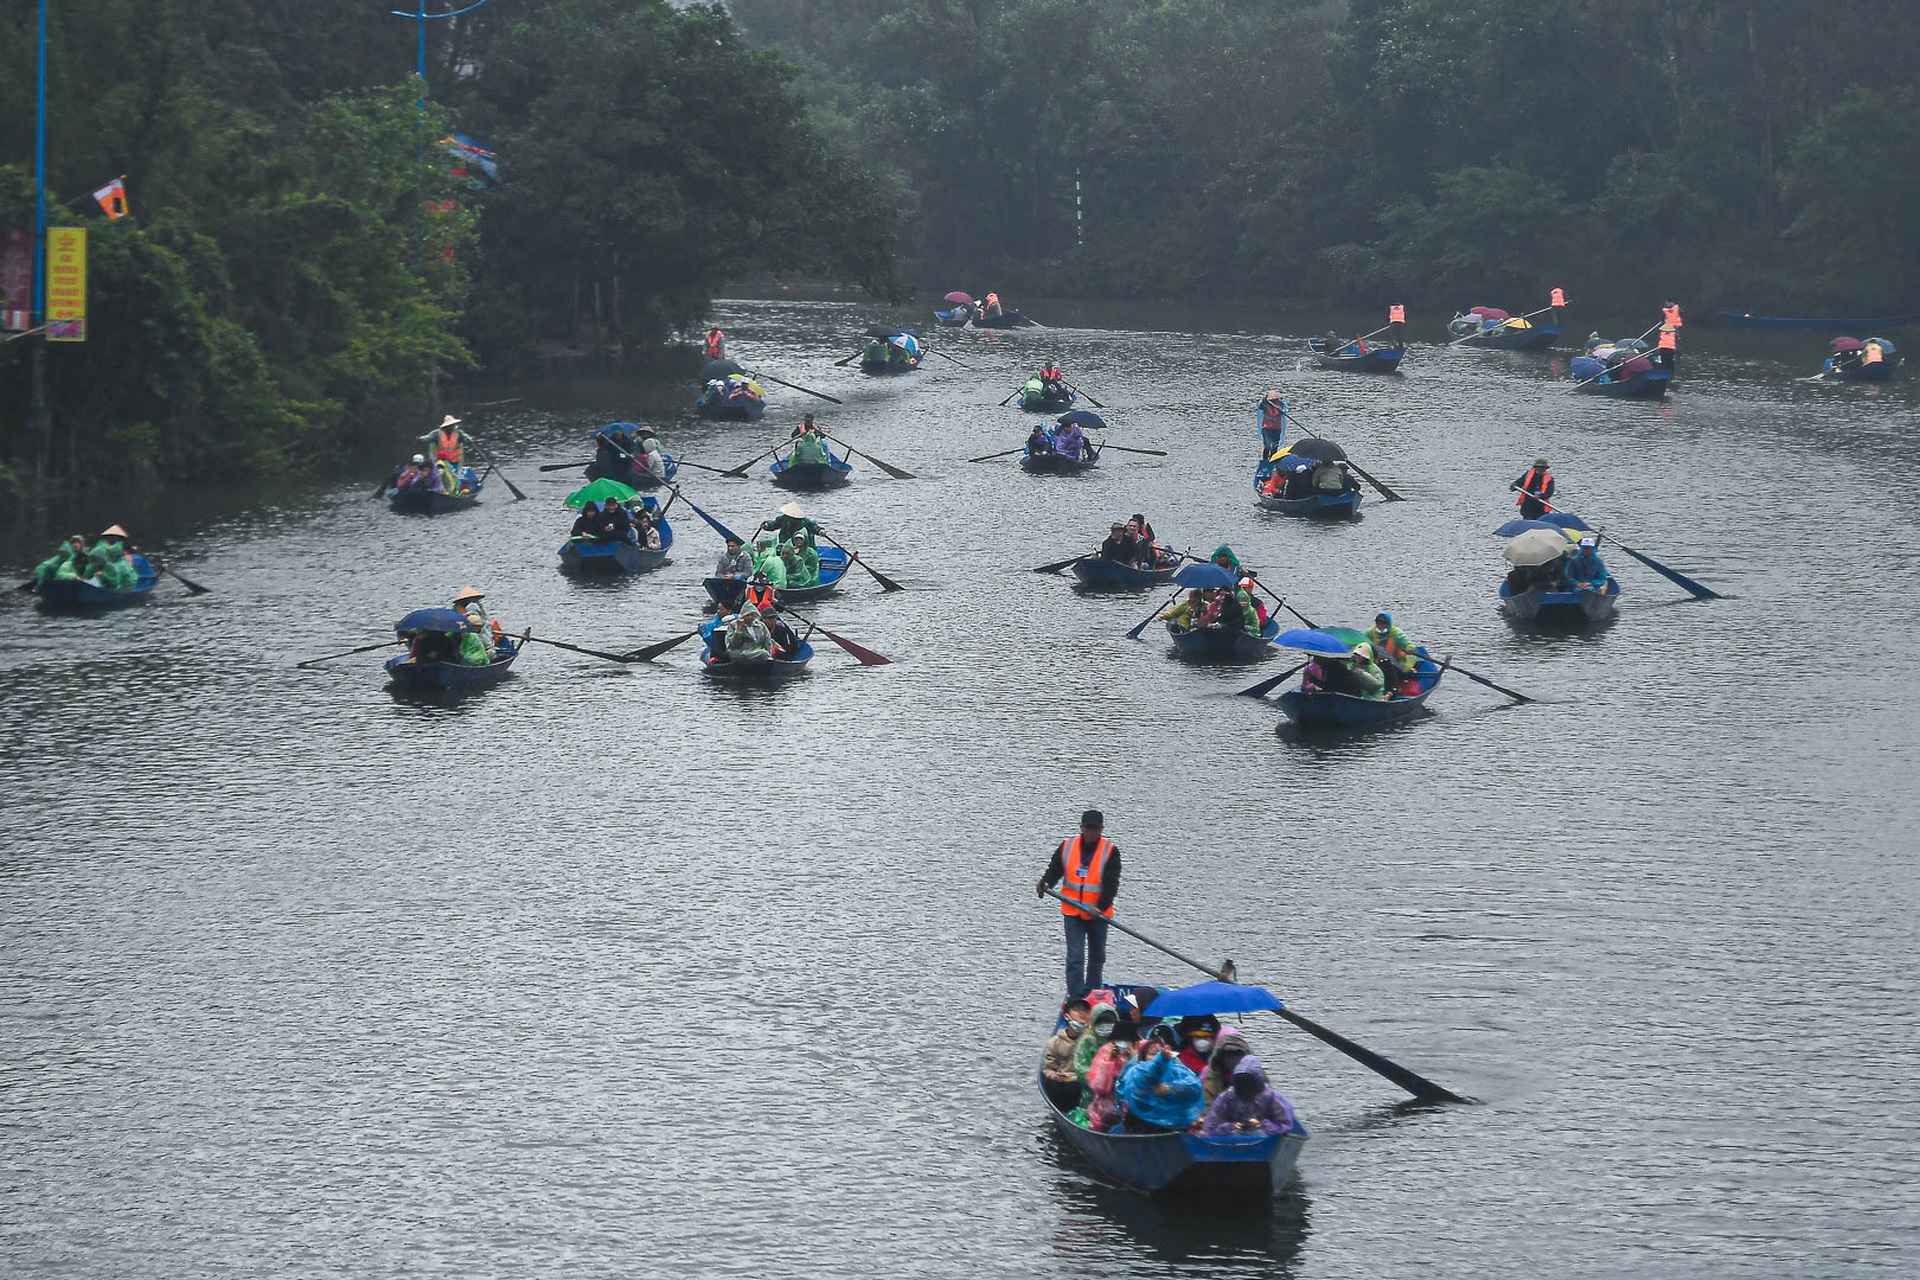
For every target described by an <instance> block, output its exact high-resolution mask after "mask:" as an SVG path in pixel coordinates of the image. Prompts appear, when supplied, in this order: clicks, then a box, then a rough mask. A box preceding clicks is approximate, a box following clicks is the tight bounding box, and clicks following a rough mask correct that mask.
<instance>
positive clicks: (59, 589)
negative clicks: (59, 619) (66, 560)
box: [33, 551, 160, 613]
mask: <svg viewBox="0 0 1920 1280" xmlns="http://www.w3.org/2000/svg"><path fill="white" fill-rule="evenodd" d="M127 559H128V561H129V562H131V563H132V565H133V573H134V581H133V585H132V586H131V587H127V588H126V589H124V590H120V591H109V590H108V589H107V588H105V587H101V586H96V585H94V584H93V583H91V582H86V581H83V580H81V579H79V578H49V579H48V580H47V581H45V582H43V583H41V584H40V585H39V586H37V587H35V588H34V589H33V593H34V594H35V595H37V596H39V597H40V604H41V606H42V607H43V608H47V609H63V610H64V609H71V610H74V611H76V612H89V613H92V612H103V611H105V610H107V609H125V608H127V607H128V606H129V605H136V604H144V603H145V602H146V599H147V597H148V596H150V595H152V594H153V587H154V584H155V583H156V582H158V581H159V580H160V576H159V575H158V574H157V573H155V572H154V570H153V566H152V565H151V564H149V563H148V562H147V558H146V557H145V556H143V555H141V554H140V553H139V552H137V551H136V552H134V553H133V554H132V555H130V556H128V557H127Z"/></svg>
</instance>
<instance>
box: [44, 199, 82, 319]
mask: <svg viewBox="0 0 1920 1280" xmlns="http://www.w3.org/2000/svg"><path fill="white" fill-rule="evenodd" d="M86 340H87V229H86V228H85V227H48V228H47V341H48V342H85V341H86Z"/></svg>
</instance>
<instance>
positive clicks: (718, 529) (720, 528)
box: [667, 484, 746, 546]
mask: <svg viewBox="0 0 1920 1280" xmlns="http://www.w3.org/2000/svg"><path fill="white" fill-rule="evenodd" d="M667 487H668V488H669V489H672V490H673V493H674V496H675V497H677V498H687V495H686V494H684V493H681V492H680V486H679V485H672V484H670V485H668V486H667ZM687 506H689V507H691V508H692V509H693V514H695V515H697V516H699V517H700V518H701V519H702V520H705V521H706V522H707V523H708V524H709V525H711V526H712V528H713V531H714V532H715V533H717V534H719V535H720V536H721V537H723V538H732V539H733V540H734V541H735V542H738V543H740V544H741V545H743V546H744V545H745V544H746V540H745V539H743V538H742V537H741V536H740V535H739V534H737V533H735V532H734V531H733V530H731V529H729V528H727V526H725V525H723V524H721V523H720V522H719V521H718V520H715V519H714V518H713V517H712V516H710V515H708V514H707V513H706V512H705V511H702V510H701V509H700V508H699V507H698V506H695V505H694V501H693V499H692V498H687Z"/></svg>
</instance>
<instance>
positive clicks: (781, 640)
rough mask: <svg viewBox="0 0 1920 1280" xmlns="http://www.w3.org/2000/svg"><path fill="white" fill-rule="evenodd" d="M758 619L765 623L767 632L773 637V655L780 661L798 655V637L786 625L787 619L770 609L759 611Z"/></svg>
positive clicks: (788, 660)
mask: <svg viewBox="0 0 1920 1280" xmlns="http://www.w3.org/2000/svg"><path fill="white" fill-rule="evenodd" d="M760 620H761V621H762V622H765V623H766V624H767V634H768V635H769V636H771V637H772V638H773V656H774V657H775V658H776V659H778V660H779V661H781V662H791V661H793V660H794V659H795V658H797V657H799V656H800V637H799V635H797V634H796V633H795V632H794V629H793V628H792V627H790V626H788V625H787V620H786V619H785V618H782V617H781V616H780V615H779V614H777V613H775V612H773V610H772V609H770V608H769V609H763V610H761V611H760Z"/></svg>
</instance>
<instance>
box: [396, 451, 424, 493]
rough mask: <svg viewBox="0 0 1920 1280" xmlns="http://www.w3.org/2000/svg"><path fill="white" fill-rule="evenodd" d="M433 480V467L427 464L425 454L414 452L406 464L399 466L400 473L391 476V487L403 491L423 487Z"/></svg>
mask: <svg viewBox="0 0 1920 1280" xmlns="http://www.w3.org/2000/svg"><path fill="white" fill-rule="evenodd" d="M433 482H434V481H433V468H432V467H429V466H428V465H427V455H426V454H424V453H416V454H414V455H413V458H412V459H411V460H410V461H409V462H408V463H407V465H406V466H404V467H402V468H400V474H398V475H396V476H395V477H394V478H393V487H394V488H395V489H396V490H398V491H400V492H402V493H405V492H408V491H410V490H413V489H424V488H426V487H427V486H428V485H430V484H432V483H433Z"/></svg>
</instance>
